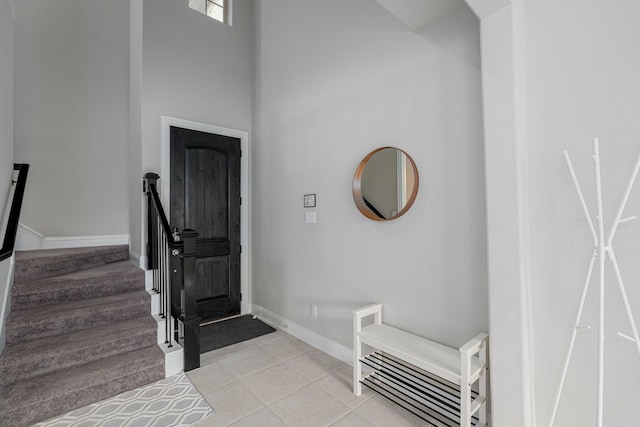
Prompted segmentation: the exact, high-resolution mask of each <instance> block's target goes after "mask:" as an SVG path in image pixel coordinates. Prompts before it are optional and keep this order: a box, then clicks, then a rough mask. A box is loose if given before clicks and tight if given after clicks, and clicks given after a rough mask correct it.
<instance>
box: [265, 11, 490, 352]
mask: <svg viewBox="0 0 640 427" xmlns="http://www.w3.org/2000/svg"><path fill="white" fill-rule="evenodd" d="M256 7H257V12H256V13H258V22H259V28H258V30H257V31H258V34H257V43H258V45H257V82H256V84H257V92H256V112H257V116H256V123H257V125H256V130H255V135H254V150H253V164H254V168H253V173H254V179H253V185H254V190H253V194H254V196H253V203H254V206H253V210H252V211H253V247H252V250H253V252H252V254H253V302H254V303H255V304H258V305H260V306H262V307H264V308H266V309H268V310H271V311H272V312H274V313H276V314H278V315H280V316H283V317H285V318H287V319H289V320H291V321H293V322H295V323H297V324H299V325H301V326H303V327H305V328H308V329H310V330H312V331H315V332H317V333H319V334H321V335H323V336H325V337H328V338H330V339H332V340H334V341H337V342H339V343H340V344H343V345H345V346H348V347H351V345H352V342H351V341H352V336H351V334H352V332H351V327H352V326H351V310H352V309H354V308H356V307H358V306H359V305H361V304H365V303H369V302H372V301H380V302H383V303H384V304H385V318H386V321H387V322H389V323H391V324H394V325H396V326H399V327H402V328H404V329H406V330H409V331H412V332H415V333H418V334H420V335H423V336H428V337H431V338H432V339H435V340H438V341H441V342H443V343H445V344H449V345H453V346H457V345H460V344H461V343H463V342H465V341H466V340H468V339H470V338H471V337H472V336H474V335H475V334H476V333H478V332H479V331H486V330H487V328H488V318H487V317H488V315H487V312H488V301H487V272H486V263H487V259H486V250H485V246H486V239H485V207H484V203H485V202H484V170H483V144H482V142H483V139H482V131H483V129H482V99H481V89H480V65H479V27H478V21H477V18H476V17H475V16H474V15H473V13H472V12H471V11H470V10H468V9H467V8H466V7H465V8H464V9H462V10H461V11H460V12H458V13H456V14H454V15H451V16H447V17H446V18H444V19H443V20H442V21H438V22H436V23H434V24H433V25H432V26H429V27H428V28H426V29H424V30H423V31H421V32H420V33H419V34H416V33H414V32H412V31H411V30H409V29H408V28H406V27H405V26H403V25H402V24H401V23H400V22H398V21H397V20H396V19H395V18H394V17H393V16H392V15H390V14H388V13H387V12H386V11H385V9H384V8H382V7H381V6H380V5H378V4H377V3H375V2H372V1H365V0H354V1H349V2H342V1H338V0H331V1H325V2H315V1H295V0H273V1H269V2H268V6H267V3H266V2H260V3H258V5H257V6H256ZM386 145H392V146H397V147H398V148H402V149H404V150H406V151H407V152H408V153H409V154H410V155H411V156H412V157H413V159H414V161H415V162H416V164H417V167H418V170H419V173H420V191H419V193H418V198H417V200H416V202H415V204H414V205H413V208H412V209H411V211H410V212H409V213H407V214H406V215H404V216H403V217H401V218H400V219H398V220H395V221H391V222H388V223H379V222H374V221H371V220H368V219H366V218H365V217H364V216H362V215H361V214H360V213H359V211H358V210H357V208H356V206H355V204H354V202H353V198H352V194H351V183H352V178H353V174H354V172H355V169H356V167H357V166H358V164H359V162H360V161H361V160H362V158H363V157H364V156H365V155H366V154H367V153H368V152H370V151H371V150H372V149H374V148H378V147H380V146H386ZM306 193H317V203H318V205H317V208H315V210H316V211H317V218H318V222H317V224H304V208H303V204H302V199H303V195H304V194H306ZM310 304H317V305H318V318H313V317H311V316H310V308H309V306H310Z"/></svg>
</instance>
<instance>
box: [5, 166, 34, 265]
mask: <svg viewBox="0 0 640 427" xmlns="http://www.w3.org/2000/svg"><path fill="white" fill-rule="evenodd" d="M13 170H14V171H18V178H17V179H16V180H15V181H12V184H15V185H16V188H15V191H14V193H13V201H12V202H11V210H10V211H9V219H8V221H7V229H6V232H5V235H4V241H3V243H2V249H0V261H4V260H5V259H7V258H9V257H10V256H11V254H12V253H13V249H14V248H15V245H16V236H17V235H18V224H19V222H20V211H21V210H22V200H23V199H24V190H25V188H26V186H27V175H28V174H29V165H28V164H26V163H14V165H13Z"/></svg>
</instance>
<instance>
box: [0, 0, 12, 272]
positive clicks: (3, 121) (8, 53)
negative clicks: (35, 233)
mask: <svg viewBox="0 0 640 427" xmlns="http://www.w3.org/2000/svg"><path fill="white" fill-rule="evenodd" d="M14 26H15V24H14V15H13V2H12V0H0V239H3V238H4V231H5V230H4V226H5V224H4V223H5V220H6V219H5V218H3V216H4V215H3V214H4V212H5V210H6V207H7V204H8V203H10V201H9V200H8V195H9V189H10V187H11V178H12V177H13V37H14ZM0 244H1V243H0ZM1 273H2V272H1V271H0V277H4V276H3V275H2V274H1ZM1 282H2V279H0V283H1Z"/></svg>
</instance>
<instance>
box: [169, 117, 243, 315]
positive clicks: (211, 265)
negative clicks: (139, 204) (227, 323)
mask: <svg viewBox="0 0 640 427" xmlns="http://www.w3.org/2000/svg"><path fill="white" fill-rule="evenodd" d="M170 197H171V207H170V212H171V225H172V226H174V227H178V228H179V229H185V228H190V229H193V230H196V231H197V232H198V233H199V237H198V239H197V252H198V254H197V259H196V274H197V276H196V277H197V302H198V315H199V316H200V318H201V319H202V321H207V320H214V319H220V318H223V317H228V316H232V315H235V314H239V313H240V250H241V249H240V202H241V200H240V139H238V138H233V137H229V136H224V135H215V134H210V133H205V132H200V131H195V130H190V129H183V128H177V127H173V126H172V127H171V196H170Z"/></svg>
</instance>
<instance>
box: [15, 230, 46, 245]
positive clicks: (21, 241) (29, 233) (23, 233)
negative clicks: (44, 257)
mask: <svg viewBox="0 0 640 427" xmlns="http://www.w3.org/2000/svg"><path fill="white" fill-rule="evenodd" d="M43 246H44V236H43V235H42V234H40V233H38V232H37V231H36V230H34V229H33V228H30V227H27V226H26V225H24V224H20V223H19V224H18V233H17V234H16V246H15V250H16V251H30V250H34V249H42V248H43Z"/></svg>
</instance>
